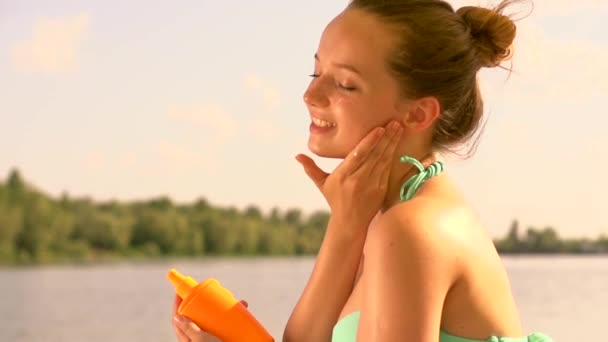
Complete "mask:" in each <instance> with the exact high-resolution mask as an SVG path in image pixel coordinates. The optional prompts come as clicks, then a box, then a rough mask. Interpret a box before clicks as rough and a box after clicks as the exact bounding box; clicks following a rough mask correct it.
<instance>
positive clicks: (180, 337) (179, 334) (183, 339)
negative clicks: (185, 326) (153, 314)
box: [173, 323, 191, 342]
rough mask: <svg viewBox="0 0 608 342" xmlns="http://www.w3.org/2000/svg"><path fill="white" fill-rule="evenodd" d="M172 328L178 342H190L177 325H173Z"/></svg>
mask: <svg viewBox="0 0 608 342" xmlns="http://www.w3.org/2000/svg"><path fill="white" fill-rule="evenodd" d="M173 328H174V330H175V335H176V336H177V340H178V341H179V342H191V341H190V338H189V337H188V335H186V333H185V332H184V331H183V330H182V328H180V326H179V325H177V323H174V324H173Z"/></svg>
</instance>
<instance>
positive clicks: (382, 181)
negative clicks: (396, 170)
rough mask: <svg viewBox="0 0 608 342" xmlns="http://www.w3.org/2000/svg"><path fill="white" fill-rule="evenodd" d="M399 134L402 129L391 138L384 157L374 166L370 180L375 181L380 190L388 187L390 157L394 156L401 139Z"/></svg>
mask: <svg viewBox="0 0 608 342" xmlns="http://www.w3.org/2000/svg"><path fill="white" fill-rule="evenodd" d="M401 133H403V128H401V127H400V128H399V130H398V131H397V133H396V134H395V136H394V137H393V141H392V142H391V143H390V144H389V146H388V147H387V148H386V150H385V153H384V157H383V158H382V159H381V160H380V162H379V163H377V164H376V166H375V167H374V169H373V170H372V174H371V178H372V179H374V178H376V179H377V181H378V188H380V189H383V188H385V187H388V178H389V176H390V173H391V163H392V162H393V158H392V157H393V156H394V155H395V151H397V146H398V145H399V141H400V139H401ZM376 175H378V176H376Z"/></svg>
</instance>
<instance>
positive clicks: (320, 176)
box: [296, 154, 329, 189]
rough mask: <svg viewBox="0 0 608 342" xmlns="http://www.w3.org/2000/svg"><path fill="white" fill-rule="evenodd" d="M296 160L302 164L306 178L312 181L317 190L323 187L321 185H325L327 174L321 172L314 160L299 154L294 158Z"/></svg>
mask: <svg viewBox="0 0 608 342" xmlns="http://www.w3.org/2000/svg"><path fill="white" fill-rule="evenodd" d="M296 160H297V161H298V162H299V163H300V164H302V166H303V167H304V171H305V172H306V174H307V175H308V177H309V178H310V179H312V181H313V182H314V183H315V185H316V186H317V188H319V189H321V188H322V187H323V183H325V180H326V179H327V177H328V176H329V173H326V172H325V171H323V170H321V169H320V168H319V167H318V166H317V164H315V162H314V160H312V159H310V158H309V157H308V156H306V155H303V154H299V155H297V156H296Z"/></svg>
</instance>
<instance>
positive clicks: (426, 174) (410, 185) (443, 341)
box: [331, 156, 552, 342]
mask: <svg viewBox="0 0 608 342" xmlns="http://www.w3.org/2000/svg"><path fill="white" fill-rule="evenodd" d="M399 160H400V161H401V162H402V163H409V164H412V165H414V166H415V167H416V168H417V169H418V171H419V172H418V174H416V175H414V176H412V177H410V178H409V179H408V180H407V181H406V182H405V183H403V185H402V186H401V192H400V196H401V201H407V200H410V199H411V198H412V197H414V194H415V193H416V191H417V190H418V188H420V186H421V185H422V184H423V183H424V182H426V181H427V180H428V179H430V178H432V177H434V176H436V175H438V174H439V173H441V172H442V171H443V170H444V165H443V163H442V162H441V161H435V162H433V163H432V164H431V165H429V166H428V167H427V168H425V167H424V166H423V165H422V163H420V162H419V161H418V160H416V159H415V158H412V157H408V156H402V157H401V158H400V159H399ZM359 318H360V312H359V311H355V312H352V313H350V314H348V315H346V316H345V317H343V318H342V319H341V320H340V321H338V323H336V325H335V326H334V329H333V333H332V339H331V342H356V341H357V329H358V328H359ZM439 342H552V340H551V338H549V337H548V336H546V335H543V334H539V333H536V334H532V335H529V336H527V337H523V338H509V337H497V336H491V337H489V338H488V339H487V340H486V341H481V340H472V339H467V338H463V337H458V336H454V335H450V334H448V333H447V332H445V331H443V330H440V333H439Z"/></svg>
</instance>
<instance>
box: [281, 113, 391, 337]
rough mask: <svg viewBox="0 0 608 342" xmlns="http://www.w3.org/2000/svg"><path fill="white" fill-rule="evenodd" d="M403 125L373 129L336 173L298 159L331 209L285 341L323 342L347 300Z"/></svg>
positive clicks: (303, 159) (379, 203)
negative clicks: (329, 172)
mask: <svg viewBox="0 0 608 342" xmlns="http://www.w3.org/2000/svg"><path fill="white" fill-rule="evenodd" d="M401 133H402V129H401V127H400V125H399V124H398V123H396V122H394V123H393V124H392V125H390V124H389V125H388V129H384V128H376V129H374V130H372V132H370V133H369V134H368V135H367V136H366V137H365V138H363V140H362V141H361V142H360V143H359V144H358V145H357V147H356V148H355V150H354V151H352V152H351V153H350V154H349V155H348V156H346V158H345V159H344V161H343V162H342V163H340V165H339V166H338V167H337V168H336V170H334V172H333V173H331V174H327V173H325V172H324V171H322V170H321V169H319V168H318V167H317V166H316V165H315V163H314V161H312V159H310V158H308V157H306V156H303V155H300V156H298V161H299V162H300V163H302V165H303V166H304V169H305V171H306V173H307V174H308V176H309V177H310V178H311V179H312V180H313V181H314V183H315V185H316V186H317V187H318V188H319V190H320V191H321V193H322V194H323V196H324V197H325V199H326V200H327V203H328V204H329V206H330V208H331V217H330V220H329V225H328V227H327V230H326V232H325V237H324V238H323V243H322V244H321V248H320V250H319V254H318V256H317V261H316V263H315V266H314V269H313V272H312V274H311V277H310V279H309V281H308V284H307V285H306V288H305V289H304V291H303V293H302V296H301V297H300V300H299V301H298V303H297V305H296V307H295V309H294V310H293V313H292V314H291V317H290V318H289V321H288V322H287V326H286V327H285V332H284V334H283V341H284V342H311V341H314V342H325V341H330V340H331V333H332V329H333V326H334V324H335V323H336V321H337V319H338V316H339V315H340V311H341V310H342V308H343V306H344V304H345V303H346V301H347V300H348V297H349V295H350V293H351V291H352V287H353V282H354V280H355V276H356V273H357V269H358V266H359V261H360V259H361V253H362V251H363V245H364V243H365V238H366V235H367V228H368V227H369V224H370V222H371V221H372V219H373V218H374V217H375V216H376V214H377V213H378V211H379V210H380V208H381V206H382V203H383V201H384V198H385V196H386V189H387V186H388V185H387V183H388V177H389V173H390V167H389V166H390V164H391V159H392V156H393V155H394V152H395V149H396V147H397V143H398V142H399V138H400V136H401Z"/></svg>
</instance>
